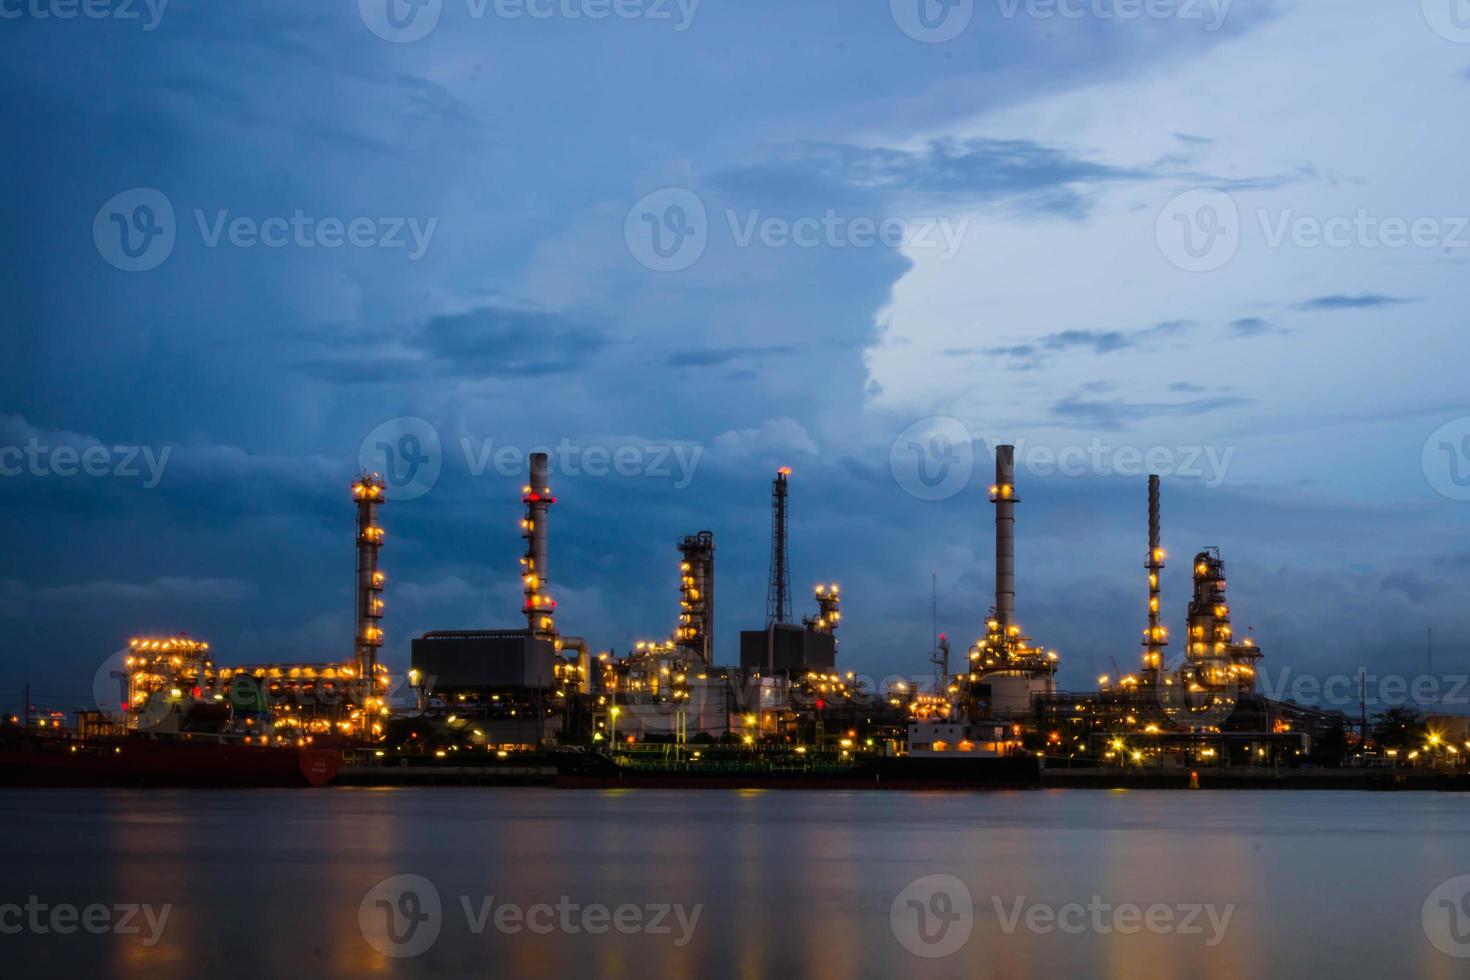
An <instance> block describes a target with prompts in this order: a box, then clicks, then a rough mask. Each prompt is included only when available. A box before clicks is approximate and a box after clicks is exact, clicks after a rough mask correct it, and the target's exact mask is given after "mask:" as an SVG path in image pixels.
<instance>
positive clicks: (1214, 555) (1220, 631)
mask: <svg viewBox="0 0 1470 980" xmlns="http://www.w3.org/2000/svg"><path fill="white" fill-rule="evenodd" d="M1260 659H1261V651H1260V648H1258V647H1257V646H1256V645H1255V643H1253V642H1252V641H1251V640H1249V639H1247V640H1246V641H1245V642H1243V643H1236V642H1235V639H1234V631H1233V630H1232V628H1231V626H1230V603H1229V602H1228V601H1227V599H1226V597H1225V562H1224V561H1222V560H1221V558H1220V549H1219V548H1206V549H1205V550H1204V551H1201V552H1200V553H1199V554H1197V555H1195V557H1194V598H1193V599H1191V600H1190V603H1189V648H1188V654H1187V668H1186V669H1187V671H1188V675H1189V676H1188V678H1187V679H1188V680H1189V681H1192V682H1193V683H1195V684H1198V685H1200V686H1202V687H1204V688H1206V689H1212V690H1218V689H1224V688H1227V687H1229V688H1235V689H1236V690H1237V691H1238V692H1240V693H1242V694H1249V693H1253V692H1254V691H1255V688H1256V679H1255V678H1256V664H1257V663H1258V662H1259V661H1260Z"/></svg>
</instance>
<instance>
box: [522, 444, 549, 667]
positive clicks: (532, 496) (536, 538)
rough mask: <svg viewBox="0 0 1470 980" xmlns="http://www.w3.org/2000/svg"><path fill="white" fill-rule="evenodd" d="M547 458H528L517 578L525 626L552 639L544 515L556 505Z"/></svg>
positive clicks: (538, 635)
mask: <svg viewBox="0 0 1470 980" xmlns="http://www.w3.org/2000/svg"><path fill="white" fill-rule="evenodd" d="M548 463H549V457H548V456H547V454H546V453H532V454H531V482H530V483H528V484H527V485H526V486H525V488H524V489H523V490H522V493H521V502H522V503H524V504H525V505H526V516H525V518H524V519H523V520H522V521H521V537H523V538H525V539H526V554H525V557H524V558H522V559H521V575H522V577H523V581H524V584H525V591H526V604H525V613H526V623H527V625H528V626H529V627H530V630H531V634H532V635H533V636H537V637H541V638H543V639H548V640H555V639H556V619H555V615H556V602H555V600H553V599H552V598H551V596H550V595H549V594H548V592H547V576H546V550H547V549H546V512H547V511H548V510H549V509H550V508H551V505H552V504H554V503H556V498H555V497H553V496H552V495H551V487H550V485H549V484H548V482H547V481H548V475H547V474H548Z"/></svg>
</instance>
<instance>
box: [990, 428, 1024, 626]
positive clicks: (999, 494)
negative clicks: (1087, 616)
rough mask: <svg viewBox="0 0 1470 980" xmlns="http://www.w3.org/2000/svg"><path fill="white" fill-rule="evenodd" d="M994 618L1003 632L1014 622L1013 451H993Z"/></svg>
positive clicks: (1000, 448) (1007, 448) (999, 448)
mask: <svg viewBox="0 0 1470 980" xmlns="http://www.w3.org/2000/svg"><path fill="white" fill-rule="evenodd" d="M990 499H991V501H993V502H994V504H995V618H996V621H997V622H999V623H1000V628H1001V630H1002V631H1005V630H1009V629H1010V628H1011V626H1012V625H1013V624H1014V621H1015V618H1016V504H1017V503H1019V501H1020V498H1019V497H1017V496H1016V447H1015V446H996V447H995V486H993V487H991V489H990Z"/></svg>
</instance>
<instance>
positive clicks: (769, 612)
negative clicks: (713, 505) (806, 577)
mask: <svg viewBox="0 0 1470 980" xmlns="http://www.w3.org/2000/svg"><path fill="white" fill-rule="evenodd" d="M789 476H791V470H790V468H788V467H785V466H783V467H781V469H779V470H777V471H776V479H775V480H774V481H773V482H772V483H771V581H770V585H769V586H768V587H767V589H766V627H767V628H768V629H769V628H770V627H771V626H773V625H776V624H784V623H789V622H791V569H790V568H789V567H787V558H786V491H787V483H786V480H787V477H789Z"/></svg>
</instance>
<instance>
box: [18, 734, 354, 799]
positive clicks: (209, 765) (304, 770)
mask: <svg viewBox="0 0 1470 980" xmlns="http://www.w3.org/2000/svg"><path fill="white" fill-rule="evenodd" d="M341 765H342V753H341V752H340V751H339V750H336V749H330V748H321V747H316V746H303V747H297V746H267V745H252V744H248V743H245V742H243V741H232V740H224V739H219V738H213V737H208V736H198V735H194V736H189V735H172V736H149V735H140V734H132V735H127V736H122V737H114V738H97V739H87V740H76V739H69V738H49V737H46V736H34V735H26V736H22V737H20V738H18V739H15V740H13V741H0V786H183V787H195V786H199V787H307V786H323V785H325V784H326V783H328V782H330V781H331V779H332V777H333V776H335V775H336V774H337V770H338V769H339V768H340V767H341Z"/></svg>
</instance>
